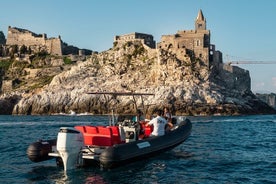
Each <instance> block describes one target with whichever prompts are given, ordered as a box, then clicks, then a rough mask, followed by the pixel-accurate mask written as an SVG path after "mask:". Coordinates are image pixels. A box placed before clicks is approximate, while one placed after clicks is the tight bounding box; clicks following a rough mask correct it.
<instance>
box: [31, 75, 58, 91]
mask: <svg viewBox="0 0 276 184" xmlns="http://www.w3.org/2000/svg"><path fill="white" fill-rule="evenodd" d="M53 78H54V75H53V76H43V77H41V78H40V79H39V81H38V82H37V83H35V84H34V85H32V86H30V88H29V89H30V90H33V89H37V88H41V87H43V86H45V85H47V84H50V83H51V81H52V79H53Z"/></svg>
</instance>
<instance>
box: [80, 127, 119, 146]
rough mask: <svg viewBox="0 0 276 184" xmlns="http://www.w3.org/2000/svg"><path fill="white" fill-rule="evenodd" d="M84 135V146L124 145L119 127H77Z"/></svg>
mask: <svg viewBox="0 0 276 184" xmlns="http://www.w3.org/2000/svg"><path fill="white" fill-rule="evenodd" d="M75 129H76V130H79V131H80V132H82V133H83V137H84V145H95V146H112V145H114V144H120V143H122V141H121V137H120V131H119V127H117V126H110V127H105V126H89V125H86V126H75Z"/></svg>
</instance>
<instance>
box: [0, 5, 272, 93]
mask: <svg viewBox="0 0 276 184" xmlns="http://www.w3.org/2000/svg"><path fill="white" fill-rule="evenodd" d="M0 2H1V3H0V4H1V8H0V31H3V32H4V34H5V36H7V30H8V26H11V27H19V28H23V29H27V30H30V31H32V32H34V33H37V34H42V33H46V34H47V36H48V38H50V37H58V36H59V35H60V36H61V39H62V40H63V41H64V42H66V43H68V44H69V45H74V46H77V47H79V48H85V49H91V50H93V51H99V52H101V51H104V50H108V49H109V48H111V47H112V45H113V39H114V36H115V35H121V34H127V33H132V32H141V33H147V34H152V35H153V36H154V39H155V40H156V42H159V41H160V38H161V36H162V35H169V34H175V33H176V32H177V31H178V30H193V29H194V21H195V18H196V16H197V14H198V11H199V10H200V9H201V10H202V12H203V15H204V17H205V18H206V21H207V29H209V30H210V31H211V43H212V44H215V45H216V50H220V51H221V52H222V53H223V59H224V62H230V61H263V62H271V64H239V65H238V66H239V67H241V68H244V69H246V70H249V72H250V76H251V89H252V91H253V92H259V93H271V92H272V93H276V34H275V30H276V21H275V18H276V1H275V0H265V1H264V0H78V1H77V0H39V1H38V0H24V1H21V0H8V1H7V0H0Z"/></svg>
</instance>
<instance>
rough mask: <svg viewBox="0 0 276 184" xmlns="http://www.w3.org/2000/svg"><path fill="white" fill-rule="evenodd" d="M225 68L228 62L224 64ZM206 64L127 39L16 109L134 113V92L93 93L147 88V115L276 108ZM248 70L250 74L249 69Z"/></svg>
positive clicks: (16, 111) (26, 111)
mask: <svg viewBox="0 0 276 184" xmlns="http://www.w3.org/2000/svg"><path fill="white" fill-rule="evenodd" d="M220 68H223V67H220ZM227 75H228V77H225V73H224V72H223V71H219V70H217V69H216V70H214V69H212V68H208V67H206V66H203V65H201V63H200V61H198V60H192V59H191V58H187V60H180V59H179V58H177V57H176V56H175V55H174V54H173V53H170V52H168V51H165V50H162V49H150V48H148V47H147V46H145V45H143V44H142V43H141V42H127V43H125V44H121V45H120V44H119V45H116V46H114V48H112V49H110V50H108V51H105V52H102V53H99V54H93V55H92V56H91V58H90V59H88V60H86V61H84V62H78V63H77V64H76V65H75V66H73V67H71V69H70V70H68V71H65V72H62V73H60V74H59V75H56V76H55V77H54V78H53V79H52V81H51V83H50V84H49V85H47V86H44V87H43V88H42V89H41V90H40V91H37V92H33V93H29V94H25V95H24V96H22V97H21V99H20V101H19V102H18V103H16V105H15V106H14V108H13V112H12V113H13V114H53V113H68V112H69V111H70V110H73V111H75V112H76V113H85V112H90V113H93V114H104V113H109V112H110V111H111V108H115V109H116V110H115V112H117V113H134V112H135V111H136V110H135V106H134V105H133V98H132V97H121V96H118V97H117V98H115V97H112V96H106V97H104V96H100V95H91V94H87V92H91V91H94V92H95V91H109V92H115V91H117V92H122V91H133V92H145V93H154V94H155V95H154V96H145V97H144V98H143V101H142V100H141V98H139V97H136V98H135V100H136V101H137V104H138V107H139V108H141V107H142V106H143V104H144V106H145V109H146V111H147V113H148V114H150V113H152V112H153V111H154V110H155V109H156V108H160V107H162V106H168V107H169V108H171V110H172V112H173V113H174V114H176V115H214V114H220V115H238V114H260V113H261V114H268V113H275V110H274V109H272V108H270V107H269V106H268V105H266V104H265V103H264V102H262V101H261V100H259V99H258V98H256V96H255V95H254V94H253V93H252V92H251V91H250V90H246V89H245V90H241V89H240V88H235V87H233V86H231V85H229V82H227V80H229V79H230V78H231V77H232V78H233V76H231V74H227ZM248 75H249V74H248Z"/></svg>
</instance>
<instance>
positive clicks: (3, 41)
mask: <svg viewBox="0 0 276 184" xmlns="http://www.w3.org/2000/svg"><path fill="white" fill-rule="evenodd" d="M0 44H2V45H5V44H6V38H5V35H4V33H3V31H0Z"/></svg>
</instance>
